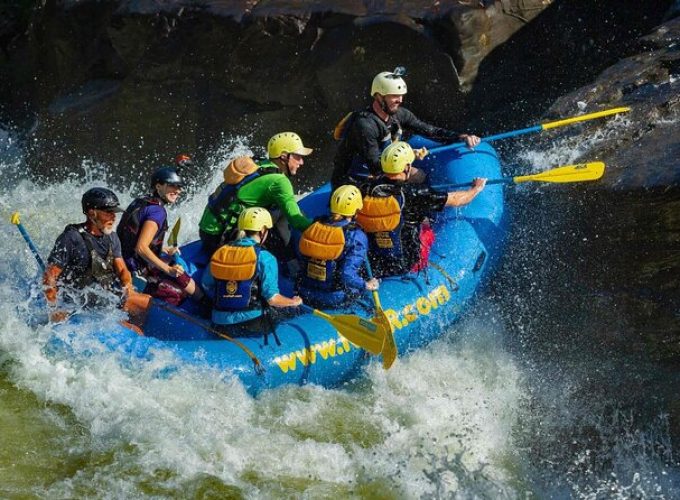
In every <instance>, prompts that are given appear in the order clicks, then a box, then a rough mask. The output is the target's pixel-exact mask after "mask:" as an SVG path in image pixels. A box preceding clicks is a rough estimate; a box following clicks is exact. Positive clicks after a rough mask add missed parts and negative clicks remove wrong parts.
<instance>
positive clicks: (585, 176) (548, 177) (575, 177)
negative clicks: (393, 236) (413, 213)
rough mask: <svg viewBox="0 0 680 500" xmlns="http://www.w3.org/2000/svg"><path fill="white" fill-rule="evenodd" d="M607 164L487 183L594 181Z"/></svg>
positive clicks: (446, 187) (447, 186)
mask: <svg viewBox="0 0 680 500" xmlns="http://www.w3.org/2000/svg"><path fill="white" fill-rule="evenodd" d="M604 170H605V165H604V163H603V162H601V161H594V162H590V163H580V164H577V165H565V166H563V167H556V168H551V169H550V170H545V171H543V172H539V173H537V174H529V175H517V176H515V177H503V178H501V179H491V180H488V181H486V183H487V184H519V183H520V182H555V183H569V182H584V181H594V180H597V179H599V178H600V177H602V175H603V174H604ZM471 185H472V183H469V182H466V183H465V184H442V185H439V186H432V187H433V188H434V189H439V190H449V189H455V188H461V187H468V186H471Z"/></svg>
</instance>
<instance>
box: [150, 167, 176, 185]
mask: <svg viewBox="0 0 680 500" xmlns="http://www.w3.org/2000/svg"><path fill="white" fill-rule="evenodd" d="M156 184H172V185H173V186H179V187H184V179H182V178H181V177H180V176H179V174H178V173H177V170H175V168H174V167H161V168H159V169H158V170H156V171H155V172H154V173H153V175H152V176H151V187H152V188H154V187H156Z"/></svg>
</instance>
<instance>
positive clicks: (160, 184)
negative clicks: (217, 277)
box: [117, 167, 203, 305]
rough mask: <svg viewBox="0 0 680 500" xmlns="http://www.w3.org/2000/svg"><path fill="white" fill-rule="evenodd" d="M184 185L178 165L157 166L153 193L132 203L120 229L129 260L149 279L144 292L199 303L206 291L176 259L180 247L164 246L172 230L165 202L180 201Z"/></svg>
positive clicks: (138, 273) (119, 225)
mask: <svg viewBox="0 0 680 500" xmlns="http://www.w3.org/2000/svg"><path fill="white" fill-rule="evenodd" d="M183 186H184V180H183V179H182V178H181V177H180V176H179V175H178V174H177V171H176V170H175V168H173V167H161V168H159V169H157V170H156V171H155V172H154V173H153V174H152V176H151V189H152V192H151V194H149V195H146V196H142V197H140V198H137V199H135V200H134V201H133V202H132V203H130V205H129V206H128V207H127V209H126V210H125V213H124V214H123V216H122V217H121V220H120V224H118V228H117V232H118V236H119V237H120V241H121V244H122V251H123V258H124V259H125V263H126V264H127V265H128V267H129V268H130V270H131V271H132V272H133V273H136V274H137V275H138V276H140V277H141V278H143V279H145V280H146V282H147V284H146V287H145V289H144V292H146V293H148V294H151V295H152V296H154V297H157V298H160V299H163V300H165V301H167V302H169V303H170V304H173V305H179V304H180V303H181V302H182V300H184V298H185V297H186V296H192V298H193V299H194V300H196V301H197V302H200V301H201V299H202V298H203V291H202V290H201V289H200V288H199V287H197V286H196V283H195V282H194V280H193V279H191V276H189V275H188V274H187V273H186V272H185V271H184V268H183V267H182V266H181V265H180V264H178V263H177V262H176V259H175V257H174V255H175V254H176V252H177V248H169V247H164V246H163V242H164V241H165V233H166V232H167V230H168V213H167V211H166V209H165V205H168V204H170V205H171V204H173V203H175V202H176V201H177V199H178V198H179V195H180V193H181V191H182V187H183ZM163 253H164V254H165V255H162V254H163Z"/></svg>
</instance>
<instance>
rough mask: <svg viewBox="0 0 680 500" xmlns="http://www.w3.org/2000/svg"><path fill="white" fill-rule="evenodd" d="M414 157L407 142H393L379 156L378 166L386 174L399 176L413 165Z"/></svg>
mask: <svg viewBox="0 0 680 500" xmlns="http://www.w3.org/2000/svg"><path fill="white" fill-rule="evenodd" d="M415 159H416V155H415V153H414V152H413V148H412V147H411V145H410V144H409V143H408V142H404V141H397V142H393V143H392V144H390V145H389V146H387V147H386V148H385V150H384V151H383V152H382V155H380V165H381V166H382V171H383V172H385V173H386V174H400V173H402V172H403V171H404V170H406V166H407V165H410V164H411V163H413V160H415Z"/></svg>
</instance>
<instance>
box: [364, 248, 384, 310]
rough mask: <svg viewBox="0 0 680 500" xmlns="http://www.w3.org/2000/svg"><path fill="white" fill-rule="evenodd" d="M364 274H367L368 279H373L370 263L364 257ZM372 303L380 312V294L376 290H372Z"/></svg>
mask: <svg viewBox="0 0 680 500" xmlns="http://www.w3.org/2000/svg"><path fill="white" fill-rule="evenodd" d="M366 274H368V279H369V280H372V279H373V270H372V269H371V263H370V262H369V261H368V257H367V258H366ZM372 293H373V303H374V304H375V310H376V311H380V312H382V306H381V305H380V295H378V290H373V291H372Z"/></svg>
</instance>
